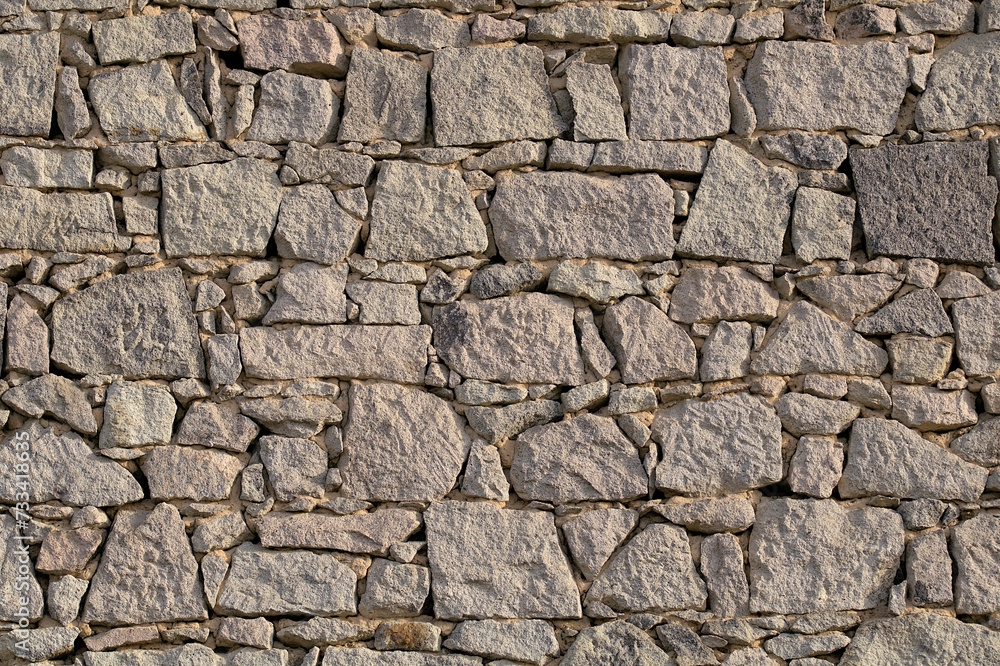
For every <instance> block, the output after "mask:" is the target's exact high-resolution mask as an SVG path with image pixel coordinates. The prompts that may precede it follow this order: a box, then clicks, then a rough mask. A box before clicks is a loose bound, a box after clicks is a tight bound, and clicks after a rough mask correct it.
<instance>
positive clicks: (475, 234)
mask: <svg viewBox="0 0 1000 666" xmlns="http://www.w3.org/2000/svg"><path fill="white" fill-rule="evenodd" d="M369 226H370V228H371V231H370V232H369V235H368V242H367V243H366V245H365V257H368V258H370V259H378V260H379V261H425V260H427V259H437V258H439V257H449V256H452V255H456V254H476V253H479V252H483V251H485V250H486V244H487V239H486V225H485V224H483V220H482V218H481V217H480V215H479V211H477V210H476V206H475V203H474V202H473V200H472V195H471V194H470V193H469V188H468V187H466V185H465V182H464V181H463V180H462V176H461V175H460V174H459V172H458V171H456V170H455V169H443V168H440V167H435V166H425V165H422V164H415V163H411V162H400V161H385V162H383V163H382V167H381V169H380V170H379V175H378V180H377V181H376V182H375V196H374V198H373V199H372V205H371V222H369Z"/></svg>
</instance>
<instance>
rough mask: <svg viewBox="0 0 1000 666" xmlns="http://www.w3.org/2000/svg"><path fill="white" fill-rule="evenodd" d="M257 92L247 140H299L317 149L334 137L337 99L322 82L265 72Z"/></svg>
mask: <svg viewBox="0 0 1000 666" xmlns="http://www.w3.org/2000/svg"><path fill="white" fill-rule="evenodd" d="M302 23H308V21H303V22H302ZM320 25H323V24H320ZM260 91H261V92H260V101H258V103H257V111H256V113H254V116H253V122H252V123H251V124H250V131H249V132H248V133H247V139H248V140H250V141H262V142H264V143H290V142H292V141H298V142H301V143H308V144H311V145H314V146H318V145H321V144H324V143H326V142H327V141H329V140H330V139H331V138H332V137H333V133H334V131H335V130H336V129H337V112H338V110H339V109H340V99H339V98H338V97H337V96H336V95H334V94H333V89H332V88H330V84H329V83H327V82H326V81H325V80H323V79H314V78H311V77H309V76H302V75H300V74H289V73H288V72H284V71H277V72H268V73H267V74H265V75H264V76H263V77H261V80H260Z"/></svg>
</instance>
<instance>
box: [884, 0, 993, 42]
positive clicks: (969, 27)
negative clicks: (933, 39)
mask: <svg viewBox="0 0 1000 666" xmlns="http://www.w3.org/2000/svg"><path fill="white" fill-rule="evenodd" d="M896 16H897V17H898V19H899V27H900V28H901V29H902V30H903V32H905V33H907V34H908V35H916V34H919V33H921V32H932V33H935V34H938V35H958V34H961V33H963V32H972V31H973V30H975V27H976V6H975V5H973V4H972V3H971V2H969V1H968V0H933V1H932V2H926V3H921V4H919V5H904V6H902V7H900V8H899V10H897V12H896Z"/></svg>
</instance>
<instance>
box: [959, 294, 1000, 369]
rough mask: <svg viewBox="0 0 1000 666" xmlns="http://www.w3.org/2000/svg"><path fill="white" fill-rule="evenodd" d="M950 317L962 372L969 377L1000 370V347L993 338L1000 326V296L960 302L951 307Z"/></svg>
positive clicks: (995, 295) (992, 295)
mask: <svg viewBox="0 0 1000 666" xmlns="http://www.w3.org/2000/svg"><path fill="white" fill-rule="evenodd" d="M951 316H952V319H953V320H954V322H955V342H956V352H957V354H958V360H959V362H960V363H961V364H962V369H964V370H965V372H966V373H968V374H970V375H986V374H990V373H992V372H995V371H996V370H1000V344H998V341H997V338H996V336H995V335H994V334H993V331H994V330H995V327H996V326H997V325H998V324H1000V292H993V293H992V294H990V295H988V296H983V297H981V298H968V299H965V300H961V301H957V302H955V303H954V304H953V305H952V306H951Z"/></svg>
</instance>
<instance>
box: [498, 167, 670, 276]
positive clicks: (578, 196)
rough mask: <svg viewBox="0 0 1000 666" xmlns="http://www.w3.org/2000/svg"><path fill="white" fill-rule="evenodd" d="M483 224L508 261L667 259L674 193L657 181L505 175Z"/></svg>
mask: <svg viewBox="0 0 1000 666" xmlns="http://www.w3.org/2000/svg"><path fill="white" fill-rule="evenodd" d="M489 213H490V221H491V222H492V224H493V232H494V235H495V238H496V243H497V248H498V249H499V251H500V254H501V255H502V256H503V257H504V259H507V260H508V261H511V260H515V259H521V260H526V259H553V258H558V257H579V258H587V257H606V258H608V259H623V260H627V261H642V260H647V259H648V260H659V259H669V258H670V257H671V256H673V252H674V245H675V243H674V237H673V231H672V228H671V223H672V222H673V213H674V197H673V191H672V190H671V189H670V187H669V186H668V185H667V184H666V183H664V182H663V180H662V179H661V178H659V177H658V176H655V175H652V174H649V175H635V176H622V177H620V178H597V177H595V176H587V175H583V174H577V173H564V172H544V171H535V172H532V173H524V174H512V175H510V176H509V177H506V178H502V179H500V181H499V182H498V183H497V190H496V195H495V196H494V197H493V201H492V203H491V204H490V211H489Z"/></svg>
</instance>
